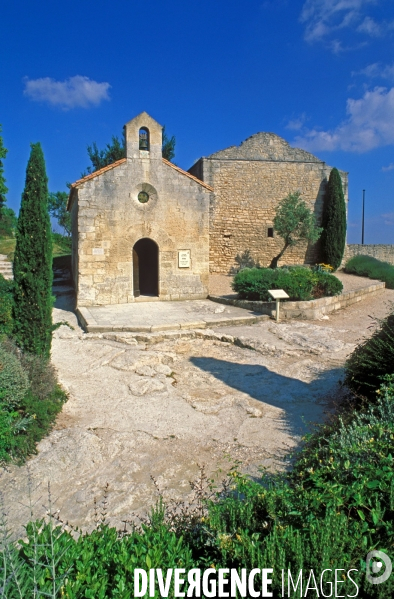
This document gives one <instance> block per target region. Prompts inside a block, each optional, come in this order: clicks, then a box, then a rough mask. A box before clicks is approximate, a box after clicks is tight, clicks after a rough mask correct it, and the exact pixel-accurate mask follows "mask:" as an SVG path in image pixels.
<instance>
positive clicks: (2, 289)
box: [0, 275, 14, 339]
mask: <svg viewBox="0 0 394 599" xmlns="http://www.w3.org/2000/svg"><path fill="white" fill-rule="evenodd" d="M13 306H14V282H13V281H8V280H7V279H5V278H4V277H3V275H0V339H1V337H2V335H10V334H11V332H12V329H13V319H12V311H13Z"/></svg>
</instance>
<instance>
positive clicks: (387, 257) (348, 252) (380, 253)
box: [341, 243, 394, 266]
mask: <svg viewBox="0 0 394 599" xmlns="http://www.w3.org/2000/svg"><path fill="white" fill-rule="evenodd" d="M360 254H363V255H364V256H373V257H374V258H377V259H378V260H382V262H388V263H389V264H394V245H383V244H376V245H372V244H371V245H361V244H357V243H354V244H353V243H351V244H349V245H347V246H346V249H345V254H344V257H343V261H342V265H341V266H345V264H346V262H347V261H348V260H350V258H353V256H358V255H360Z"/></svg>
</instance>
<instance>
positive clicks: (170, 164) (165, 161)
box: [163, 158, 214, 191]
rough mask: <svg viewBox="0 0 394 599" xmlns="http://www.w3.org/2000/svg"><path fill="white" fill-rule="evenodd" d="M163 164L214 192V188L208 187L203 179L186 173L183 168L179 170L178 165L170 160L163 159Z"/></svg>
mask: <svg viewBox="0 0 394 599" xmlns="http://www.w3.org/2000/svg"><path fill="white" fill-rule="evenodd" d="M163 164H167V166H170V167H171V168H173V169H174V170H175V171H178V173H181V175H186V177H189V179H193V181H195V182H196V183H198V184H199V185H202V186H203V187H205V188H206V189H208V190H209V191H214V189H213V187H211V186H210V185H208V183H204V181H201V179H198V178H197V177H195V176H194V175H191V174H190V173H188V172H187V171H184V170H183V169H182V168H179V166H176V164H173V163H172V162H170V161H169V160H166V159H165V158H163Z"/></svg>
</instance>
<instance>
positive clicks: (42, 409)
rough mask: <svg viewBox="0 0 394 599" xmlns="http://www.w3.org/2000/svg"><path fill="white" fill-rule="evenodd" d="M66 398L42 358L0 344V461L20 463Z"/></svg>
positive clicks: (30, 452)
mask: <svg viewBox="0 0 394 599" xmlns="http://www.w3.org/2000/svg"><path fill="white" fill-rule="evenodd" d="M66 399H67V397H66V394H65V393H64V391H63V390H62V389H61V388H60V387H59V385H58V384H57V382H56V377H55V373H54V369H53V366H52V365H51V364H50V363H48V361H47V360H46V359H45V358H42V357H40V356H34V355H31V354H23V353H22V352H21V351H20V350H19V349H18V348H17V347H16V345H15V344H14V343H13V342H12V341H10V340H8V339H6V340H5V341H3V343H2V345H0V462H2V461H3V462H4V461H5V462H9V461H11V460H17V461H18V462H21V461H23V460H24V459H25V458H26V457H27V456H29V455H30V454H32V453H35V452H36V444H37V443H38V442H39V441H40V440H41V439H42V438H43V437H44V436H45V435H47V434H48V432H49V431H50V430H51V428H52V426H53V423H54V421H55V418H56V416H57V414H58V413H59V412H60V411H61V409H62V405H63V403H64V402H65V401H66Z"/></svg>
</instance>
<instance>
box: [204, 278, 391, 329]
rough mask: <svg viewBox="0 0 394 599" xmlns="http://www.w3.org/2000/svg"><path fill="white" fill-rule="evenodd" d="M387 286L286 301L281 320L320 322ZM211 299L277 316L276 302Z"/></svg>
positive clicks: (380, 283)
mask: <svg viewBox="0 0 394 599" xmlns="http://www.w3.org/2000/svg"><path fill="white" fill-rule="evenodd" d="M385 286H386V284H385V283H382V282H379V283H375V284H372V285H367V286H366V287H361V288H360V289H355V290H353V291H348V292H346V293H342V294H341V295H334V296H332V297H322V298H320V299H316V300H310V301H303V302H287V301H284V302H281V304H280V318H281V319H288V318H294V319H299V320H318V319H319V318H322V317H323V316H325V315H326V314H329V313H330V312H335V311H336V310H340V309H341V308H346V307H347V306H351V305H352V304H355V303H356V302H359V301H361V300H362V299H363V298H365V297H367V296H368V295H372V294H376V293H379V292H381V291H383V290H384V289H385ZM209 299H210V300H212V301H213V302H218V303H220V304H226V305H227V306H236V307H238V308H244V309H245V310H253V311H254V312H261V313H262V314H268V315H269V316H271V317H274V316H275V302H254V301H249V300H241V299H230V298H226V297H221V296H213V295H210V296H209Z"/></svg>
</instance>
